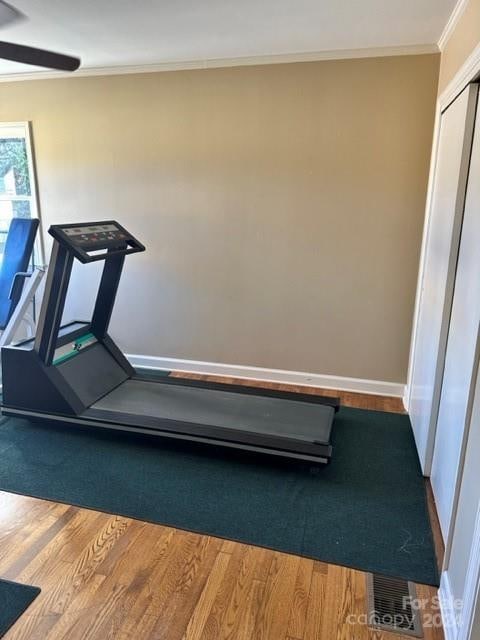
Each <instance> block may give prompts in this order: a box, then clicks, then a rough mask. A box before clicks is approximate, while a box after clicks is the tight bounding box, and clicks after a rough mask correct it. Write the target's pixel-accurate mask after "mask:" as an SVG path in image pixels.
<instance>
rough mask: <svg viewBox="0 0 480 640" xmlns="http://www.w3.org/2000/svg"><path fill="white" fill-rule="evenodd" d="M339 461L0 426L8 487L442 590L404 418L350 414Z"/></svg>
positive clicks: (337, 444) (19, 423)
mask: <svg viewBox="0 0 480 640" xmlns="http://www.w3.org/2000/svg"><path fill="white" fill-rule="evenodd" d="M333 431H334V435H333V446H334V451H333V459H332V462H331V463H330V464H329V465H328V466H326V467H324V468H320V469H314V470H312V469H311V467H310V466H309V465H308V464H307V463H293V462H290V461H278V460H273V459H271V458H268V457H266V456H260V455H258V456H254V455H246V454H245V453H241V452H228V451H225V450H223V449H217V448H213V447H209V446H205V445H192V444H190V445H189V444H178V443H174V442H172V441H165V440H162V439H160V438H151V437H150V438H148V437H142V436H137V435H134V434H128V433H123V432H114V431H108V432H107V431H102V430H94V429H92V428H89V427H82V428H80V427H77V426H68V425H66V426H58V425H57V426H54V425H47V426H45V425H42V426H40V425H37V424H34V423H30V422H28V421H26V420H20V419H14V418H11V419H8V420H7V421H5V422H4V423H3V424H0V457H1V461H2V464H1V465H0V489H3V490H5V491H12V492H17V493H21V494H27V495H33V496H38V497H41V498H46V499H50V500H55V501H60V502H66V503H69V504H75V505H80V506H83V507H90V508H93V509H98V510H101V511H107V512H111V513H116V514H122V515H125V516H131V517H134V518H138V519H142V520H148V521H152V522H157V523H161V524H167V525H173V526H176V527H180V528H183V529H189V530H193V531H198V532H201V533H207V534H211V535H215V536H220V537H224V538H230V539H234V540H240V541H242V542H246V543H251V544H255V545H261V546H266V547H270V548H273V549H278V550H281V551H286V552H290V553H294V554H300V555H304V556H308V557H311V558H315V559H318V560H323V561H325V562H331V563H336V564H342V565H347V566H351V567H355V568H358V569H362V570H364V571H372V572H376V573H383V574H387V575H392V576H398V577H402V578H406V579H409V580H412V581H415V582H421V583H427V584H433V585H437V584H438V572H437V567H436V562H435V554H434V548H433V540H432V532H431V528H430V523H429V518H428V513H427V506H426V495H425V486H424V479H423V477H422V475H421V471H420V466H419V463H418V458H417V453H416V449H415V444H414V441H413V435H412V430H411V426H410V421H409V419H408V417H407V416H405V415H399V414H391V413H382V412H375V411H365V410H361V409H349V408H342V409H341V410H340V411H339V413H338V414H337V417H336V419H335V424H334V430H333Z"/></svg>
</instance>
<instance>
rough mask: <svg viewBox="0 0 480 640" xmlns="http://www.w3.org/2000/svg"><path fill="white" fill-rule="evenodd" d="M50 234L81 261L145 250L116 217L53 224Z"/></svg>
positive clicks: (108, 257) (102, 258)
mask: <svg viewBox="0 0 480 640" xmlns="http://www.w3.org/2000/svg"><path fill="white" fill-rule="evenodd" d="M48 233H49V234H50V235H51V236H53V237H54V238H55V240H56V241H57V242H58V243H59V245H60V246H61V247H63V249H65V250H66V251H68V252H69V253H70V254H72V255H73V256H74V257H75V258H77V259H78V260H80V262H93V261H95V260H108V259H110V258H113V257H114V256H115V257H118V256H124V255H129V254H131V253H138V252H139V251H145V247H144V245H143V244H142V243H141V242H139V241H138V240H137V239H136V238H134V237H133V236H132V234H131V233H129V232H128V231H127V230H126V229H125V228H124V227H122V225H121V224H119V223H118V222H117V221H116V220H101V221H97V222H79V223H77V224H52V226H51V227H50V229H49V230H48Z"/></svg>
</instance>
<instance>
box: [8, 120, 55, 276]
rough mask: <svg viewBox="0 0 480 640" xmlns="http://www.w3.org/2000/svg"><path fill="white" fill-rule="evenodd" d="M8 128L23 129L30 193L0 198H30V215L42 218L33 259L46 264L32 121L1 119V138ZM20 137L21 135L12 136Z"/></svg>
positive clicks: (16, 199) (35, 261)
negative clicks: (5, 120)
mask: <svg viewBox="0 0 480 640" xmlns="http://www.w3.org/2000/svg"><path fill="white" fill-rule="evenodd" d="M8 129H23V138H24V140H25V150H26V154H27V166H28V177H29V181H30V195H28V196H26V195H22V196H17V195H16V196H6V195H5V194H1V193H0V200H3V201H9V202H15V201H17V202H21V201H24V200H28V202H29V204H30V217H31V218H38V219H39V220H40V225H39V230H38V233H37V237H36V238H35V246H34V251H33V261H34V266H44V265H45V247H44V243H43V233H42V224H41V221H42V218H41V214H40V198H39V193H38V182H37V167H36V164H35V155H34V146H33V135H32V123H31V121H30V120H20V121H17V122H4V121H2V120H0V138H2V137H8V135H4V131H5V130H8ZM11 137H12V138H13V137H19V136H11Z"/></svg>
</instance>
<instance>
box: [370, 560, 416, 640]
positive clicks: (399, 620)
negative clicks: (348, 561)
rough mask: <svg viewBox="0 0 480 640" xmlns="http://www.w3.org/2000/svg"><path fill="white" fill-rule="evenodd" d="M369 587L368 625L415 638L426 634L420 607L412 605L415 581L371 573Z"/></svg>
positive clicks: (414, 596) (414, 598)
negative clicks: (418, 608) (419, 611)
mask: <svg viewBox="0 0 480 640" xmlns="http://www.w3.org/2000/svg"><path fill="white" fill-rule="evenodd" d="M367 588H368V624H369V626H371V627H374V628H376V629H384V630H385V631H393V632H396V633H403V634H408V635H410V636H415V637H416V638H421V637H422V636H423V633H422V625H421V622H420V617H419V615H418V610H417V609H416V608H415V607H414V606H412V604H414V601H415V600H416V598H417V594H416V590H415V585H414V584H413V583H412V582H407V581H406V580H401V579H398V578H389V577H387V576H380V575H377V574H372V573H369V574H367Z"/></svg>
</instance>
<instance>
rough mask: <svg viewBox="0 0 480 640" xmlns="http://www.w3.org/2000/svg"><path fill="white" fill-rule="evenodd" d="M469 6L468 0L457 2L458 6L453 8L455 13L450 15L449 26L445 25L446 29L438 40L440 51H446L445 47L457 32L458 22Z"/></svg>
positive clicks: (458, 0)
mask: <svg viewBox="0 0 480 640" xmlns="http://www.w3.org/2000/svg"><path fill="white" fill-rule="evenodd" d="M467 4H468V0H457V4H456V5H455V7H454V8H453V11H452V13H451V14H450V17H449V19H448V21H447V24H446V25H445V29H444V30H443V31H442V35H441V36H440V38H439V40H438V48H439V49H440V51H443V50H444V48H445V45H446V44H447V42H448V40H449V38H450V36H451V35H452V33H453V31H454V30H455V27H456V26H457V24H458V21H459V20H460V18H461V17H462V14H463V12H464V11H465V8H466V6H467Z"/></svg>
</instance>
